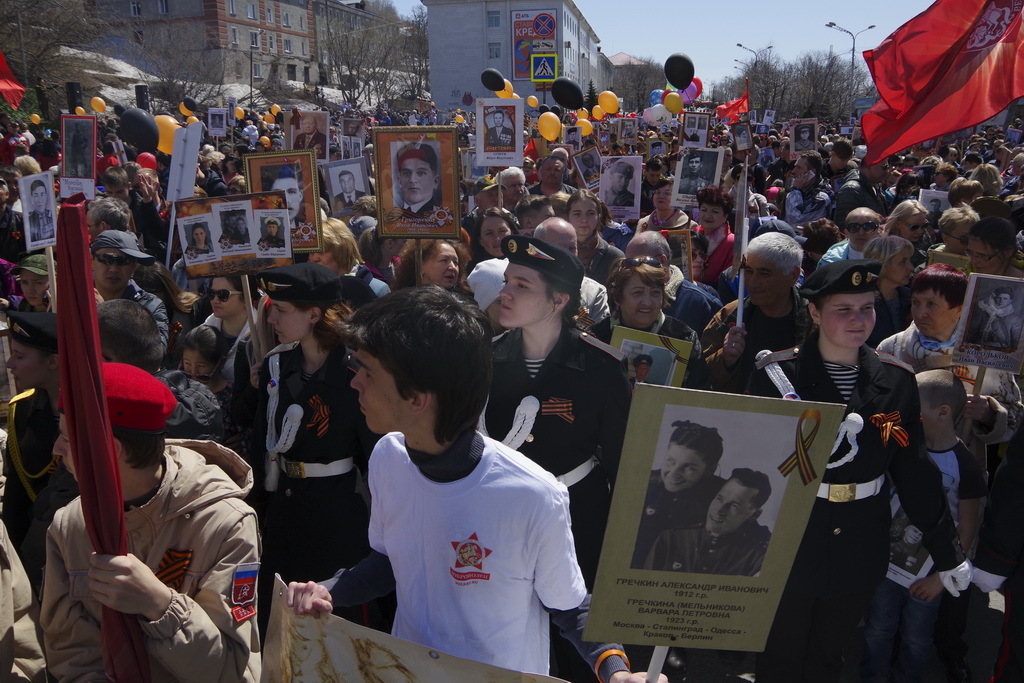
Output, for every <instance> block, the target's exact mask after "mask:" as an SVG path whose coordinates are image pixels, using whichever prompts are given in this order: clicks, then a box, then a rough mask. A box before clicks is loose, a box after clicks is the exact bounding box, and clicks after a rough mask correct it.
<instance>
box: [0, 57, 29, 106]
mask: <svg viewBox="0 0 1024 683" xmlns="http://www.w3.org/2000/svg"><path fill="white" fill-rule="evenodd" d="M0 95H2V96H3V98H4V99H5V100H7V104H9V105H11V109H17V108H18V106H19V105H20V104H21V98H22V97H24V96H25V86H23V85H22V84H21V83H19V82H18V79H17V78H15V77H14V74H13V73H12V72H11V67H9V66H7V60H6V59H4V53H3V52H0Z"/></svg>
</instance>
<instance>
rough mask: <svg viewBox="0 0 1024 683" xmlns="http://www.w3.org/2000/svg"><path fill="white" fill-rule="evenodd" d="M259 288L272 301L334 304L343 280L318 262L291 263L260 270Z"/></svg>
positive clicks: (340, 294) (340, 293) (340, 297)
mask: <svg viewBox="0 0 1024 683" xmlns="http://www.w3.org/2000/svg"><path fill="white" fill-rule="evenodd" d="M259 283H260V289H262V290H263V291H264V292H266V293H267V296H269V297H270V298H271V299H273V300H274V301H299V302H303V303H334V302H336V301H341V299H342V294H343V289H344V287H343V286H342V285H343V283H342V281H341V278H340V277H338V276H337V275H335V274H334V272H333V271H331V269H329V268H327V267H326V266H322V265H320V264H319V263H309V262H308V261H307V262H305V263H295V264H293V265H290V266H281V267H280V268H271V269H269V270H264V271H263V272H262V273H260V275H259Z"/></svg>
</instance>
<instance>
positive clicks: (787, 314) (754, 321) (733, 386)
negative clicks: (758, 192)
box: [700, 232, 811, 394]
mask: <svg viewBox="0 0 1024 683" xmlns="http://www.w3.org/2000/svg"><path fill="white" fill-rule="evenodd" d="M802 260H803V250H802V249H801V248H800V245H799V244H798V243H797V241H796V240H794V239H793V238H792V237H790V236H789V235H785V234H783V233H781V232H768V233H765V234H763V235H759V236H758V237H755V238H754V239H752V240H751V241H750V244H749V245H747V251H746V253H745V254H744V256H743V262H742V265H741V268H742V269H743V273H744V276H745V287H746V294H747V297H746V298H745V299H744V300H743V302H742V305H743V327H739V326H737V325H736V310H737V308H739V306H740V302H739V301H732V302H730V303H728V304H726V305H725V306H723V307H722V308H721V309H720V310H719V311H718V313H716V314H715V317H714V318H712V319H711V322H710V323H708V325H707V327H705V328H704V334H703V336H702V337H701V340H700V343H701V346H702V347H703V348H704V360H705V361H706V362H707V364H708V369H709V370H710V371H711V386H712V388H713V389H714V390H715V391H724V392H728V393H733V394H740V393H743V391H744V390H745V389H746V387H747V379H748V378H749V377H750V373H751V372H752V371H753V369H754V361H755V359H756V357H757V354H758V352H760V351H762V350H764V349H767V350H769V351H781V350H783V349H788V348H791V347H793V346H796V345H797V344H800V343H802V342H803V341H804V339H805V338H806V337H807V335H808V334H809V333H810V329H811V322H810V317H809V316H808V314H807V302H806V301H804V300H803V299H802V298H801V297H800V295H799V293H798V292H797V289H796V283H797V281H798V280H799V279H800V275H801V270H800V263H801V262H802Z"/></svg>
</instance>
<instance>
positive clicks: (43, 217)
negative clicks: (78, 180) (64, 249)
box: [18, 171, 57, 251]
mask: <svg viewBox="0 0 1024 683" xmlns="http://www.w3.org/2000/svg"><path fill="white" fill-rule="evenodd" d="M18 191H19V192H20V193H21V213H22V216H23V217H24V220H25V245H26V247H27V248H28V251H34V250H36V249H42V248H43V247H52V246H55V245H56V244H57V209H56V208H55V207H54V202H55V200H54V195H53V174H52V173H50V172H49V171H43V172H42V173H36V174H33V175H30V176H25V177H24V178H19V179H18Z"/></svg>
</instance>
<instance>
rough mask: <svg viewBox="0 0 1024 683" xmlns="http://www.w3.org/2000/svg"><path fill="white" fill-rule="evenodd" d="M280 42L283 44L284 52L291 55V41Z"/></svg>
mask: <svg viewBox="0 0 1024 683" xmlns="http://www.w3.org/2000/svg"><path fill="white" fill-rule="evenodd" d="M282 42H284V51H285V52H286V53H287V54H291V53H292V41H291V39H289V38H285V39H284V41H282Z"/></svg>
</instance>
